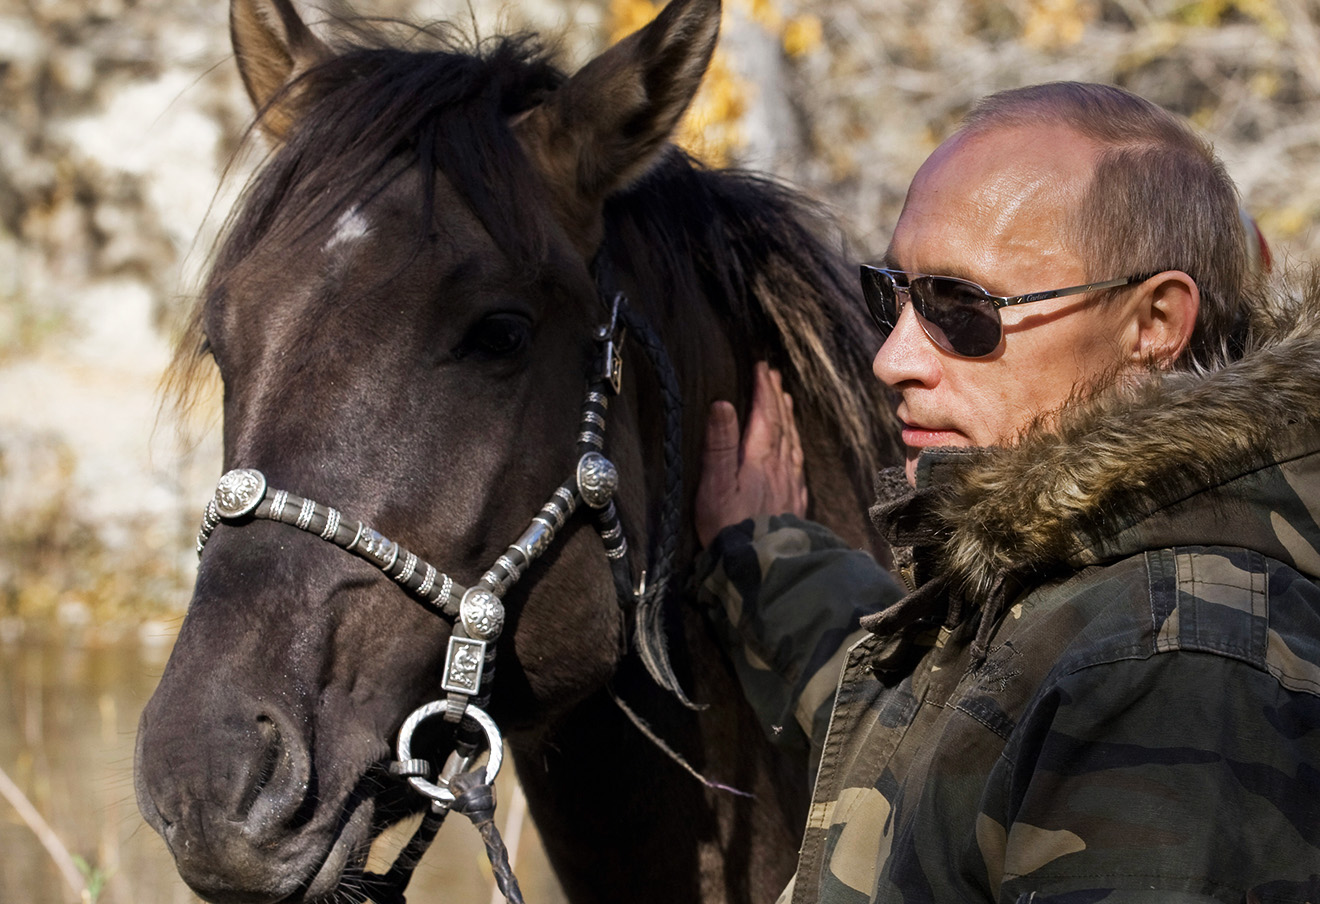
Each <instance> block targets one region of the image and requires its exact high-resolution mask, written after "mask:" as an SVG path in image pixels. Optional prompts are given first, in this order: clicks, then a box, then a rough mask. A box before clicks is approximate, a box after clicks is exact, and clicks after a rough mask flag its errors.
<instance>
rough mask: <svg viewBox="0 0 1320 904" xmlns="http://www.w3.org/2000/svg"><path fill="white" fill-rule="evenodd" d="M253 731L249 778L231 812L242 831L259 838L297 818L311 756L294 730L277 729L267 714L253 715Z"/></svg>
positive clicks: (305, 798)
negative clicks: (255, 738) (253, 754)
mask: <svg viewBox="0 0 1320 904" xmlns="http://www.w3.org/2000/svg"><path fill="white" fill-rule="evenodd" d="M256 733H257V741H258V743H257V744H256V745H255V746H256V750H255V751H254V753H255V756H254V758H253V761H252V763H251V772H250V773H249V774H250V779H251V780H250V783H249V785H248V788H247V790H246V791H245V792H244V793H243V796H242V797H241V798H240V799H239V802H238V806H237V808H236V812H235V814H234V815H235V817H236V819H237V820H238V821H240V822H242V823H243V828H244V832H245V834H247V835H249V836H250V837H252V838H253V839H254V840H260V839H261V838H263V837H264V836H267V835H269V834H271V833H272V832H278V831H280V830H282V829H287V827H288V825H289V824H290V823H291V822H294V821H295V820H296V819H297V817H298V813H299V811H300V810H301V809H302V807H303V804H304V803H305V802H306V800H307V796H308V788H309V773H310V759H311V758H310V757H309V756H308V753H307V749H306V747H305V746H304V745H303V743H302V741H301V739H300V738H299V737H298V736H297V734H296V733H295V732H291V731H289V732H286V731H281V730H280V726H279V723H278V721H277V720H276V719H275V718H272V717H271V716H269V715H266V714H262V715H259V716H257V720H256Z"/></svg>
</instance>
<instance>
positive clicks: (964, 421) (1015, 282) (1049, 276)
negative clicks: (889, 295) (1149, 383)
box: [873, 126, 1132, 482]
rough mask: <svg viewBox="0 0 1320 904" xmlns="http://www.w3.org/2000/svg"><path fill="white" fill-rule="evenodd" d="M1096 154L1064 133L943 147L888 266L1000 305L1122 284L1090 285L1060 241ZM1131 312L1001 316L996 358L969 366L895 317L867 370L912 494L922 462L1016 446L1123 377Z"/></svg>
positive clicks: (1087, 306)
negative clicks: (893, 428) (889, 395)
mask: <svg viewBox="0 0 1320 904" xmlns="http://www.w3.org/2000/svg"><path fill="white" fill-rule="evenodd" d="M1096 153H1097V152H1096V148H1095V146H1094V144H1093V143H1092V142H1091V141H1089V140H1088V139H1086V138H1083V137H1081V136H1080V135H1077V134H1076V133H1074V132H1072V131H1069V130H1063V129H1047V128H1044V127H1035V126H1033V127H1014V128H1003V129H998V130H995V131H992V132H988V133H985V134H981V135H977V136H970V137H958V138H954V139H951V140H950V141H948V142H946V143H945V144H943V145H941V146H940V147H939V148H938V149H936V151H935V153H934V154H932V155H931V157H930V159H928V160H927V161H926V163H925V164H924V165H923V166H922V168H921V169H920V170H919V171H918V173H917V176H916V178H915V179H914V180H913V182H912V187H911V188H910V189H909V190H908V196H907V202H906V204H905V205H904V208H903V213H902V215H901V216H900V217H899V221H898V225H897V227H896V228H895V230H894V236H893V239H892V241H891V242H890V245H889V252H888V255H887V258H886V260H887V266H889V267H893V268H896V269H901V270H907V271H909V272H914V273H929V274H934V275H940V276H958V277H962V278H963V279H968V280H971V281H972V282H975V283H978V284H980V285H981V286H983V287H984V288H985V289H986V290H987V291H989V292H991V293H992V294H995V295H1003V296H1008V295H1021V294H1024V293H1028V292H1038V291H1045V290H1049V289H1058V288H1063V287H1065V286H1075V285H1080V284H1083V283H1086V282H1088V281H1090V280H1091V279H1093V278H1094V279H1111V278H1116V277H1120V276H1124V275H1126V274H1122V273H1096V274H1092V273H1090V272H1089V271H1088V268H1087V266H1086V262H1085V261H1084V260H1083V259H1082V257H1081V256H1080V252H1079V251H1078V250H1077V249H1075V248H1074V244H1075V243H1074V241H1073V240H1072V238H1071V236H1070V235H1069V226H1070V223H1071V220H1070V215H1071V214H1072V213H1073V212H1074V211H1075V210H1076V209H1077V206H1078V204H1079V203H1080V199H1081V197H1082V195H1083V193H1084V191H1085V189H1086V187H1087V185H1088V183H1089V181H1090V176H1091V172H1092V170H1093V169H1094V165H1095V159H1096ZM903 300H906V299H905V298H903ZM1127 313H1128V312H1127V310H1126V306H1125V305H1124V304H1122V302H1121V301H1120V302H1118V303H1111V304H1096V303H1094V295H1090V294H1088V295H1078V296H1070V297H1065V298H1057V299H1051V300H1048V301H1040V302H1034V303H1031V304H1025V305H1021V306H1010V307H1007V308H1003V309H1001V310H1000V314H1001V315H1002V319H1003V323H1004V338H1003V341H1002V342H1000V344H999V347H998V348H997V349H996V350H995V351H994V352H992V353H991V354H990V355H988V356H986V357H984V358H975V359H968V358H959V357H957V356H955V355H952V354H950V353H949V352H946V351H944V350H943V349H941V348H939V347H938V346H936V345H935V344H934V343H933V342H931V340H930V339H929V338H928V337H927V336H926V334H925V333H924V332H923V331H922V328H921V325H920V324H919V323H918V321H917V319H916V314H915V312H913V311H912V310H911V309H910V306H907V307H904V309H903V312H902V315H901V317H900V318H899V321H898V325H897V326H896V327H895V329H894V331H893V333H892V334H890V336H889V338H888V339H887V340H886V341H885V343H884V345H883V346H882V347H881V349H880V352H879V353H878V354H877V355H876V357H875V363H874V365H873V370H874V371H875V375H876V376H877V377H878V378H879V379H880V380H882V381H883V382H884V383H886V384H887V385H889V386H891V387H893V388H894V389H895V390H896V391H897V392H898V394H899V396H900V398H901V402H900V404H899V407H898V417H899V419H900V420H901V421H902V423H903V442H904V444H905V445H906V447H907V476H908V481H909V482H912V481H914V475H915V473H916V461H917V455H918V454H919V453H920V451H921V450H922V449H924V448H927V447H933V446H993V445H1004V444H1009V443H1012V442H1013V441H1014V440H1015V439H1016V438H1017V437H1018V435H1019V434H1020V433H1021V432H1022V430H1023V429H1024V428H1026V427H1027V426H1028V425H1029V424H1031V422H1032V421H1034V420H1035V419H1036V418H1037V417H1038V416H1040V415H1045V414H1049V413H1050V412H1053V411H1056V410H1057V409H1058V408H1059V407H1060V406H1062V405H1063V404H1064V403H1065V402H1066V401H1067V400H1068V399H1069V397H1070V396H1071V395H1073V393H1074V390H1083V391H1084V390H1085V389H1086V388H1087V387H1088V386H1091V385H1093V384H1094V383H1096V382H1097V381H1098V380H1100V379H1102V378H1104V377H1107V376H1112V375H1113V374H1114V373H1115V371H1116V370H1118V369H1120V368H1122V367H1123V366H1125V365H1126V364H1128V363H1129V357H1130V354H1129V352H1128V349H1129V348H1130V345H1128V344H1127V343H1126V342H1125V339H1127V338H1128V337H1127V335H1126V334H1127V333H1128V332H1129V331H1130V330H1131V329H1132V327H1131V325H1130V323H1129V320H1128V317H1127Z"/></svg>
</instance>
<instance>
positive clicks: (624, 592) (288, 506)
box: [197, 292, 722, 904]
mask: <svg viewBox="0 0 1320 904" xmlns="http://www.w3.org/2000/svg"><path fill="white" fill-rule="evenodd" d="M604 298H605V296H604V294H602V299H604ZM607 304H608V307H609V308H610V319H609V322H608V323H605V324H602V325H601V326H600V327H598V328H597V329H596V330H595V332H594V336H593V338H594V340H595V342H596V344H597V346H598V352H599V354H598V358H597V363H596V366H595V367H594V369H593V372H592V374H591V376H590V377H589V379H588V383H587V390H586V394H585V396H584V398H583V401H582V406H581V417H580V421H579V430H578V434H577V447H576V452H577V455H578V462H577V467H576V468H575V470H574V472H573V473H572V474H571V475H570V476H569V477H568V478H567V479H566V480H565V481H564V482H563V483H561V484H560V485H559V486H558V487H556V488H555V489H554V491H553V492H552V493H551V494H550V498H549V499H548V500H547V501H546V503H545V505H543V506H542V507H541V509H540V511H538V512H537V513H536V515H534V516H533V517H532V520H531V523H530V524H529V525H528V527H527V528H526V529H525V530H524V531H523V532H522V534H521V535H520V536H519V537H518V539H517V540H515V541H514V543H513V544H512V545H510V546H509V547H508V549H507V550H505V552H504V553H503V554H502V555H500V556H499V557H498V558H497V559H496V560H495V562H494V564H493V565H491V567H490V568H489V569H487V571H486V572H485V573H484V574H483V575H482V576H481V578H480V579H479V580H478V581H477V582H476V583H475V584H473V585H472V586H470V587H464V586H461V585H459V584H458V583H457V582H456V581H454V579H453V578H452V577H451V576H449V575H448V574H446V573H444V572H442V571H440V570H439V569H437V568H436V567H435V566H434V565H432V564H431V563H430V562H427V561H425V560H423V559H421V558H419V557H418V556H417V555H416V554H415V553H413V552H411V551H409V550H407V549H405V548H404V547H403V546H401V545H399V544H398V543H396V542H394V541H393V540H391V539H389V538H387V537H385V536H384V535H383V534H381V533H380V532H378V531H376V530H374V529H373V528H371V527H370V526H368V525H366V524H364V523H363V522H361V521H350V520H347V519H345V518H344V516H343V515H342V513H341V512H339V511H338V510H337V509H334V508H331V507H330V506H326V505H322V504H321V503H319V502H316V501H314V500H312V499H308V498H306V497H301V496H297V495H294V494H293V493H290V492H288V491H287V490H283V489H275V488H273V487H271V486H270V485H269V484H268V483H267V481H266V478H265V476H264V475H263V474H262V473H261V472H260V471H257V470H255V469H251V468H238V469H234V470H231V471H229V472H227V473H226V474H225V475H224V476H223V477H221V478H220V481H219V484H218V485H217V487H216V491H215V496H214V498H212V499H211V501H210V502H208V503H207V506H206V510H205V513H204V515H203V518H202V526H201V530H200V532H199V534H198V537H197V555H198V558H200V557H201V555H202V551H203V549H204V548H205V546H206V543H207V540H208V539H209V538H210V536H211V534H212V533H213V532H214V531H215V529H216V528H217V527H218V526H219V525H221V524H226V525H231V526H242V525H245V524H250V523H252V522H253V521H254V520H267V521H277V522H280V523H283V524H288V525H291V526H293V527H296V528H298V529H299V530H302V531H306V532H307V533H311V534H314V535H316V536H318V537H320V538H321V539H322V540H325V541H327V542H329V543H333V544H334V545H336V546H338V547H340V548H341V549H344V550H346V551H347V552H350V553H352V554H353V555H356V556H358V557H359V558H361V559H363V560H365V561H367V562H369V563H371V564H372V565H374V566H375V567H377V568H379V569H380V570H381V571H382V572H384V573H385V574H386V575H387V576H388V577H390V578H391V579H393V580H394V581H395V582H396V583H397V584H399V585H400V586H401V587H402V588H403V589H404V590H405V591H406V592H407V593H408V594H409V595H411V596H412V597H413V598H415V599H416V600H418V601H419V602H421V603H422V604H423V605H425V606H426V607H428V608H429V609H431V610H432V611H433V612H435V613H436V614H438V615H440V616H441V617H443V618H445V619H446V620H448V621H449V622H450V623H451V624H452V625H453V629H452V631H451V633H450V638H449V646H448V649H447V652H446V656H445V664H444V669H443V672H442V680H441V685H440V686H441V688H442V689H443V690H444V691H445V693H446V695H447V696H446V697H445V698H444V699H441V700H435V701H433V702H430V703H427V704H424V705H423V706H421V707H418V708H417V709H416V710H414V711H413V712H412V714H411V715H409V716H408V717H407V719H405V720H404V722H403V725H402V727H401V728H400V729H399V735H398V740H397V743H396V756H397V758H396V760H395V761H393V762H392V763H391V764H390V772H391V773H393V774H395V775H398V776H401V777H404V778H406V779H407V781H408V782H409V784H410V785H411V786H412V787H413V788H414V789H415V790H416V791H417V792H418V793H420V794H422V795H423V796H425V797H426V798H428V799H429V800H430V802H431V805H430V811H429V812H428V814H427V815H426V817H425V818H424V819H423V822H422V825H421V826H420V827H419V828H418V829H417V831H416V832H415V834H414V835H413V837H412V839H411V840H410V841H409V842H408V843H407V845H406V846H405V847H404V849H403V851H402V852H401V853H400V854H399V855H398V857H397V859H396V860H395V863H394V864H393V865H392V866H391V867H390V868H389V870H388V871H387V872H386V873H384V874H379V875H378V874H373V873H367V874H365V875H364V876H363V880H362V881H363V886H364V887H363V889H362V891H363V893H364V895H365V897H363V898H362V900H366V897H370V899H371V900H373V901H376V902H377V904H387V902H388V904H403V902H404V901H405V899H404V890H405V889H406V887H407V884H408V881H409V879H410V878H411V874H412V871H413V868H414V867H415V866H416V865H417V862H418V861H419V860H420V858H421V856H422V854H423V853H424V852H425V850H426V847H427V846H428V845H429V844H430V842H431V840H432V839H433V838H434V837H435V834H436V832H437V831H438V830H439V828H440V824H441V822H443V820H444V817H445V816H446V815H447V814H448V812H449V811H450V810H451V809H453V810H458V811H459V812H462V813H464V814H465V815H467V816H468V817H469V818H470V819H472V820H473V823H474V824H475V825H476V826H477V828H478V829H479V831H481V834H482V836H483V839H484V840H485V842H486V849H487V854H488V855H489V857H490V859H491V865H492V868H493V869H494V873H495V878H496V882H497V884H498V885H499V888H500V891H501V892H502V893H503V894H504V896H505V898H506V899H507V900H508V901H509V902H510V904H521V902H522V894H521V891H520V890H519V888H518V883H517V879H516V878H515V877H514V876H513V873H512V869H511V868H510V866H509V863H508V857H507V854H506V853H505V851H504V846H503V843H502V842H501V841H500V839H499V833H498V832H497V831H496V830H495V827H494V818H493V817H494V808H495V802H494V794H493V784H494V781H495V777H496V775H497V774H498V773H499V770H500V767H501V765H502V762H503V739H502V737H501V735H500V732H499V729H498V727H497V726H496V724H495V722H494V720H493V719H491V717H490V716H489V715H488V714H487V713H486V710H485V708H486V706H487V705H488V703H489V699H490V686H491V682H492V677H493V675H494V665H495V653H496V643H497V641H498V640H499V637H500V633H501V631H502V630H503V627H504V603H503V599H504V596H505V595H506V594H507V593H508V591H509V590H510V588H512V587H513V585H514V584H515V583H516V582H517V581H518V580H519V578H521V577H522V575H523V574H524V573H525V572H526V570H527V568H528V567H529V566H530V565H531V564H532V563H533V562H534V561H535V560H536V559H537V558H539V557H540V556H541V555H543V554H544V553H545V552H546V550H548V549H549V548H550V546H551V545H552V544H553V543H554V541H555V539H556V538H557V537H558V536H559V534H560V532H561V531H562V529H563V527H564V525H565V524H566V523H567V522H568V521H569V519H571V518H572V517H573V516H574V514H575V513H576V512H578V511H579V510H581V509H583V508H585V509H586V510H587V511H589V512H590V514H591V516H592V519H593V523H594V525H595V527H596V530H597V532H598V533H599V534H600V538H601V542H602V544H603V546H604V552H605V556H606V557H607V559H608V560H609V563H610V568H611V572H612V575H613V578H614V583H615V590H616V594H617V597H618V601H619V605H620V606H621V607H622V608H623V611H624V612H625V614H626V615H628V616H630V617H631V620H632V622H633V628H634V632H633V635H634V643H635V645H636V649H637V652H638V653H639V655H640V657H641V659H642V661H643V663H644V664H645V666H646V668H647V671H648V672H650V674H651V675H652V677H653V678H654V679H655V680H656V682H657V683H658V684H659V685H660V686H661V687H663V688H665V689H666V690H668V691H670V692H671V693H673V694H674V695H675V696H676V697H677V698H678V699H679V701H680V702H682V703H683V704H684V705H685V706H688V707H693V706H694V705H693V704H692V703H691V702H690V701H689V700H688V698H687V696H686V695H685V694H684V692H683V690H682V688H681V686H680V685H679V683H678V679H677V677H676V676H675V675H674V672H673V668H672V666H671V665H670V663H669V658H668V654H667V652H666V650H665V646H664V641H663V626H662V625H661V623H660V619H661V614H662V609H663V603H664V599H665V597H666V592H667V588H668V583H669V577H670V574H671V572H672V568H673V559H674V555H675V553H676V551H677V545H678V543H677V540H678V531H679V519H680V509H681V501H682V458H681V454H682V453H681V429H682V428H681V399H680V397H679V391H678V384H677V378H676V377H675V374H674V370H673V366H672V363H671V362H670V360H669V356H668V354H667V352H666V350H665V348H664V345H663V343H662V342H661V341H660V340H659V337H658V336H657V335H656V334H655V333H654V332H653V331H652V330H651V329H650V328H649V327H648V326H647V325H646V324H645V323H644V322H643V321H642V320H640V319H639V318H638V317H637V316H636V315H634V314H633V313H632V312H631V311H630V310H629V308H628V305H627V300H626V298H625V296H624V294H623V293H622V292H616V293H615V294H614V296H613V299H612V302H609V303H607ZM629 331H631V332H632V333H633V335H634V337H635V338H636V339H637V341H638V342H639V344H640V345H641V347H642V348H643V350H644V351H646V353H647V355H648V357H649V358H650V360H651V363H652V365H653V367H654V369H655V371H656V374H657V376H658V377H659V381H660V384H661V390H662V395H663V396H664V409H665V419H666V424H665V428H666V430H665V433H666V435H665V454H664V458H665V494H664V507H663V509H662V512H661V517H660V525H659V530H658V532H657V541H656V542H655V543H654V544H653V546H652V550H651V554H650V556H649V557H648V558H649V561H648V567H647V568H646V569H645V570H643V571H642V572H641V575H640V577H639V579H638V580H637V581H636V582H635V583H634V580H633V576H632V572H631V568H630V566H629V564H628V559H627V554H628V541H627V537H625V536H624V531H623V525H622V523H621V522H620V520H619V514H618V508H617V506H616V504H615V499H616V496H617V491H618V487H619V473H618V469H617V468H616V467H615V465H614V464H613V462H611V461H610V460H609V459H608V458H606V457H605V455H604V453H603V450H604V445H605V424H606V415H607V414H608V411H609V401H610V399H611V398H613V397H614V396H617V395H618V393H619V390H620V385H621V379H622V370H623V358H622V348H623V343H624V340H625V338H626V336H627V333H628V332H629ZM648 574H649V575H650V576H651V577H650V580H649V583H648ZM616 702H618V703H619V706H620V707H621V708H623V710H624V712H625V713H626V714H627V715H628V716H629V718H631V719H633V721H634V722H637V723H638V727H639V728H641V729H642V730H643V731H644V732H646V731H647V729H646V726H645V725H644V724H643V723H640V722H638V720H637V718H636V717H635V716H634V714H633V713H632V712H631V711H630V710H628V708H627V707H626V706H624V704H623V703H622V701H618V700H617V698H616ZM434 716H441V717H442V718H443V719H444V721H445V722H447V723H449V724H450V726H451V727H452V728H453V729H454V751H453V752H452V753H451V754H450V755H449V757H448V759H447V760H446V762H445V764H444V765H443V767H441V768H439V769H437V768H435V766H434V765H433V764H432V763H431V762H430V761H429V760H427V759H424V758H420V757H418V756H416V755H415V754H414V751H413V749H412V738H413V734H414V732H415V731H416V729H417V727H418V726H419V725H420V724H421V723H422V722H423V721H425V720H427V719H430V718H432V717H434ZM658 743H659V742H658ZM661 746H662V748H663V744H662V745H661ZM483 747H484V748H485V750H486V751H488V756H487V760H486V763H485V766H484V768H478V769H473V768H472V767H473V764H474V763H475V762H476V760H477V759H478V758H479V756H480V754H481V752H482V748H483ZM663 749H665V750H666V752H667V753H669V754H670V755H671V756H675V757H676V756H677V754H674V753H673V752H672V751H668V749H667V748H663ZM679 762H680V764H681V765H684V766H686V763H682V761H681V758H679ZM688 768H689V769H690V767H688ZM694 774H695V773H694ZM697 777H698V778H701V777H700V776H699V775H698V776H697ZM701 780H702V781H705V779H701ZM708 784H712V785H713V784H714V783H708ZM717 787H722V786H717Z"/></svg>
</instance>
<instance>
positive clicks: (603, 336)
mask: <svg viewBox="0 0 1320 904" xmlns="http://www.w3.org/2000/svg"><path fill="white" fill-rule="evenodd" d="M625 301H626V298H625V297H624V294H623V293H622V292H615V293H614V303H613V305H612V306H611V308H610V322H609V323H607V324H605V323H603V324H601V325H600V326H598V327H596V341H597V342H599V343H601V351H600V365H599V367H597V369H596V375H595V376H596V379H597V380H600V381H602V382H604V383H608V384H609V387H610V389H611V390H612V391H613V393H614V395H618V394H619V390H620V389H621V388H622V387H623V337H624V333H625V332H626V331H625V330H624V328H623V325H622V324H621V323H620V322H619V308H620V307H621V306H622V305H623V304H624V303H625Z"/></svg>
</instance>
